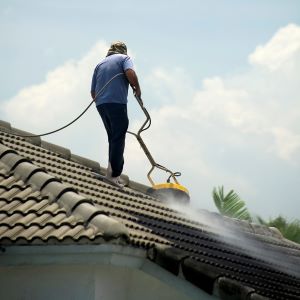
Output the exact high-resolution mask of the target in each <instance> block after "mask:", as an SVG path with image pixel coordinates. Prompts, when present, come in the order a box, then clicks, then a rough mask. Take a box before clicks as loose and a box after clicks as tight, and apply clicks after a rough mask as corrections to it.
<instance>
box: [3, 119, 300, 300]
mask: <svg viewBox="0 0 300 300" xmlns="http://www.w3.org/2000/svg"><path fill="white" fill-rule="evenodd" d="M12 133H18V134H22V133H24V132H22V131H20V130H18V129H15V128H12V127H11V125H10V124H9V123H7V122H4V121H0V245H2V246H10V245H31V244H32V245H36V244H41V245H48V244H75V245H77V244H102V243H110V242H113V243H120V244H126V245H131V246H132V247H138V248H141V249H144V250H145V251H146V252H147V255H148V258H149V259H150V260H151V261H153V262H155V263H157V264H158V265H160V266H162V267H163V268H165V269H167V270H168V271H170V272H172V273H173V274H175V275H177V276H182V277H183V278H185V279H186V280H188V281H190V282H191V283H193V284H195V285H196V286H198V287H200V288H202V289H203V290H205V291H206V292H208V293H213V292H214V293H215V294H219V295H220V296H222V295H223V296H224V295H227V296H228V295H231V296H233V295H235V298H234V299H268V298H271V299H300V267H299V266H300V246H299V245H297V244H294V243H292V242H289V241H287V240H285V239H283V238H282V236H281V235H280V234H279V233H278V232H277V231H276V230H272V229H270V228H266V227H262V226H257V225H253V224H248V223H246V222H241V221H237V220H231V219H228V218H223V217H221V216H220V215H218V214H214V213H209V212H205V211H199V212H198V215H199V219H198V220H197V221H195V220H191V219H189V218H188V217H187V216H185V215H183V214H182V213H180V212H178V211H177V210H175V209H173V208H171V207H170V206H169V205H168V204H167V203H162V202H160V201H159V200H158V199H155V198H152V197H150V196H148V195H146V194H145V191H146V190H147V187H146V186H144V185H142V184H139V183H137V182H134V181H132V180H130V179H129V178H128V177H127V176H125V177H124V179H125V180H126V181H127V185H128V186H127V187H126V188H125V189H124V190H123V191H119V190H118V189H117V188H115V187H113V186H110V185H108V184H106V183H104V182H102V181H99V180H97V179H95V178H94V176H93V174H92V173H91V172H92V171H95V172H99V173H103V172H104V171H105V169H104V168H102V167H100V165H99V164H98V163H97V162H94V161H91V160H89V159H86V158H83V157H79V156H77V155H74V154H72V153H71V151H70V150H68V149H65V148H63V147H60V146H57V145H53V144H50V143H47V142H44V141H42V140H41V139H40V138H26V139H23V138H20V137H17V136H15V135H13V134H12ZM25 134H26V133H25ZM207 218H210V219H212V220H213V222H212V224H219V227H218V226H216V227H214V226H212V227H210V226H208V225H207V224H206V222H204V220H205V219H207ZM221 227H229V228H233V229H234V230H233V231H231V234H228V235H226V236H225V237H224V234H223V233H221V232H220V231H219V229H220V228H221ZM237 232H238V233H239V234H238V236H236V233H237ZM240 235H241V236H242V237H241V238H240V237H239V236H240ZM264 253H267V254H266V255H265V254H264ZM279 258H280V259H279ZM280 261H283V262H284V264H282V263H281V262H280ZM283 266H284V267H283Z"/></svg>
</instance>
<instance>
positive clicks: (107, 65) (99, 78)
mask: <svg viewBox="0 0 300 300" xmlns="http://www.w3.org/2000/svg"><path fill="white" fill-rule="evenodd" d="M128 69H133V63H132V60H131V59H130V57H129V56H127V55H124V54H113V55H109V56H107V57H105V58H104V59H103V60H102V61H101V62H100V63H99V64H98V65H97V66H96V68H95V71H94V75H93V80H92V88H91V90H92V91H95V93H96V94H97V92H98V91H100V90H101V88H102V87H103V86H104V85H105V84H106V83H107V82H108V81H109V80H111V79H112V78H113V77H114V76H115V75H117V74H120V73H123V75H119V76H117V77H116V78H114V80H112V81H111V82H110V83H109V84H108V86H107V87H106V88H105V89H104V90H103V91H102V92H101V93H99V94H98V95H97V97H96V105H97V106H98V105H100V104H104V103H120V104H126V103H127V97H128V85H129V82H128V79H127V78H126V76H125V71H126V70H128Z"/></svg>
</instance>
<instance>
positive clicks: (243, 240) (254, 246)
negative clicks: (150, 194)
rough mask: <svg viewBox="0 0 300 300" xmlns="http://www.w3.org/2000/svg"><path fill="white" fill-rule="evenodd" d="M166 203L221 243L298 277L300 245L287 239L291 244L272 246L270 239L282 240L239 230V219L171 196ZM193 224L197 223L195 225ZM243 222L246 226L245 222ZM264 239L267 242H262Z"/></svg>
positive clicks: (241, 224)
mask: <svg viewBox="0 0 300 300" xmlns="http://www.w3.org/2000/svg"><path fill="white" fill-rule="evenodd" d="M167 203H168V206H169V207H170V208H171V209H173V210H176V211H177V212H178V213H180V214H181V215H182V217H184V218H186V219H188V220H191V221H194V222H197V223H198V224H199V225H198V227H199V228H201V229H203V230H206V231H208V232H212V233H213V234H214V238H217V239H218V240H219V241H220V242H221V243H225V244H229V245H232V246H234V247H235V248H239V250H240V251H241V252H242V253H244V254H246V255H248V256H251V257H253V258H255V259H258V260H262V261H264V262H267V263H268V265H269V266H270V267H272V268H273V269H276V270H277V271H281V272H284V273H288V274H289V275H292V276H295V277H297V278H300V245H299V246H298V245H297V244H295V243H293V242H290V243H289V244H290V246H291V248H287V247H284V248H283V247H281V246H278V245H277V246H275V245H272V243H270V242H271V241H273V242H274V244H276V243H279V242H281V243H286V242H287V240H282V241H280V240H278V239H276V238H274V237H270V236H269V237H266V236H265V235H258V234H251V233H247V232H246V231H245V230H244V231H243V223H242V222H239V221H234V220H233V219H230V218H224V217H223V216H221V215H220V214H217V213H212V212H208V211H206V210H200V209H199V208H196V207H193V206H192V205H191V204H181V203H178V201H176V200H175V199H169V201H167ZM196 226H197V225H196ZM245 226H247V225H246V224H245ZM265 239H268V241H270V242H266V241H265Z"/></svg>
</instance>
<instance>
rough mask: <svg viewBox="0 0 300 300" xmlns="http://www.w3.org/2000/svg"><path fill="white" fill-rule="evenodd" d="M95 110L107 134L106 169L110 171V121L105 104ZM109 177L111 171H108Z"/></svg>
mask: <svg viewBox="0 0 300 300" xmlns="http://www.w3.org/2000/svg"><path fill="white" fill-rule="evenodd" d="M97 110H98V112H99V115H100V117H101V119H102V122H103V125H104V127H105V130H106V133H107V139H108V168H110V169H111V164H110V161H111V136H112V129H111V123H110V119H109V116H108V113H107V108H106V104H102V105H99V106H97ZM110 175H111V171H110Z"/></svg>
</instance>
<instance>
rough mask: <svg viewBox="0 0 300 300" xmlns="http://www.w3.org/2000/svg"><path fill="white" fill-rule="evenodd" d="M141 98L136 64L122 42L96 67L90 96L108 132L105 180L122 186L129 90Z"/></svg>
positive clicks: (111, 47) (117, 43)
mask: <svg viewBox="0 0 300 300" xmlns="http://www.w3.org/2000/svg"><path fill="white" fill-rule="evenodd" d="M129 84H130V86H131V87H132V90H133V93H134V94H135V95H136V96H137V97H139V98H140V97H141V89H140V86H139V82H138V78H137V75H136V73H135V71H134V69H133V62H132V60H131V59H130V57H129V56H127V47H126V45H125V44H124V43H123V42H119V41H118V42H115V43H112V44H111V46H110V48H109V50H108V53H107V55H106V57H105V58H104V59H103V60H102V61H101V62H100V63H99V64H98V65H97V66H96V68H95V71H94V74H93V79H92V86H91V96H92V98H93V99H94V100H95V102H96V106H97V110H98V112H99V114H100V116H101V118H102V121H103V124H104V127H105V129H106V132H107V137H108V144H109V151H108V159H109V162H108V168H107V174H106V177H107V178H108V179H109V180H110V181H112V182H113V183H114V184H116V185H118V186H122V182H121V180H120V175H121V173H122V170H123V165H124V157H123V154H124V148H125V137H126V132H127V129H128V123H129V121H128V116H127V102H128V100H127V96H128V87H129Z"/></svg>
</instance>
